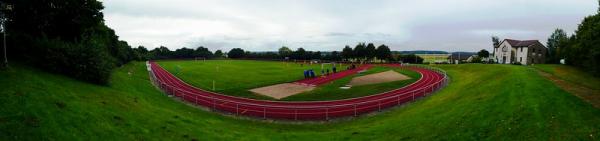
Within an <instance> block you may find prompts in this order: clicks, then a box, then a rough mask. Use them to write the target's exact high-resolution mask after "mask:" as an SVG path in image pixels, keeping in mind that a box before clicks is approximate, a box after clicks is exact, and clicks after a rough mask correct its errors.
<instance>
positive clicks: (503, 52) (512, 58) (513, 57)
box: [493, 39, 548, 65]
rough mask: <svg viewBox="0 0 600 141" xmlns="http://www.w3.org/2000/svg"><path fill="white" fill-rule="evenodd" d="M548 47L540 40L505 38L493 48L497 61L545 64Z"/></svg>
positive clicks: (502, 62) (501, 62)
mask: <svg viewBox="0 0 600 141" xmlns="http://www.w3.org/2000/svg"><path fill="white" fill-rule="evenodd" d="M547 50H548V48H546V46H544V45H543V44H542V43H540V41H538V40H513V39H504V40H502V42H500V45H498V46H495V47H494V49H493V55H494V59H495V60H496V63H500V64H512V63H521V64H523V65H529V64H543V63H544V62H545V57H546V52H547Z"/></svg>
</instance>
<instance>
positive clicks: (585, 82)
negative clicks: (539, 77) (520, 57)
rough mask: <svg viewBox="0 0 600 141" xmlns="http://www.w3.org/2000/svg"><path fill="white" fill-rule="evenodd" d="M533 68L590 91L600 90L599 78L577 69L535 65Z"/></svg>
mask: <svg viewBox="0 0 600 141" xmlns="http://www.w3.org/2000/svg"><path fill="white" fill-rule="evenodd" d="M533 67H535V68H537V69H539V70H542V71H544V72H547V73H550V74H552V75H554V76H556V77H559V78H560V79H563V80H566V81H569V82H571V83H575V84H578V85H582V86H585V87H587V88H590V89H595V90H600V78H599V77H595V76H593V75H591V74H590V73H588V72H585V71H582V70H579V69H577V68H575V67H572V66H567V65H558V64H535V65H534V66H533ZM574 74H577V75H574Z"/></svg>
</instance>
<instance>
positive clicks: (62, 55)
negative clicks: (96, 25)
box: [26, 38, 116, 84]
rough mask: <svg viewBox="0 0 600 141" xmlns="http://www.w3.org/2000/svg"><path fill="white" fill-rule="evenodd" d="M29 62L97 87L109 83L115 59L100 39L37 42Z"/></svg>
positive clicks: (40, 40)
mask: <svg viewBox="0 0 600 141" xmlns="http://www.w3.org/2000/svg"><path fill="white" fill-rule="evenodd" d="M31 47H32V48H28V49H30V50H31V52H28V54H26V57H27V58H28V60H29V61H30V62H32V63H34V64H37V65H38V66H40V67H42V68H45V69H46V70H49V71H52V72H57V73H61V74H65V75H68V76H72V77H74V78H77V79H80V80H84V81H89V82H93V83H97V84H106V83H107V82H108V79H109V77H110V73H111V71H112V69H113V68H114V67H115V65H116V64H115V62H116V61H115V59H114V58H113V57H111V56H110V55H109V54H108V53H107V52H106V51H104V50H103V49H105V46H104V44H102V43H101V42H97V41H96V40H86V41H85V42H83V43H70V42H66V41H61V40H56V39H45V38H42V39H36V40H35V41H34V42H33V44H31Z"/></svg>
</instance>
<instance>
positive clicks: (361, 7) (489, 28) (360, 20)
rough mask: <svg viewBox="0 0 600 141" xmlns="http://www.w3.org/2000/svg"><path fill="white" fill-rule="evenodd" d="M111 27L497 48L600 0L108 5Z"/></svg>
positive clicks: (336, 42)
mask: <svg viewBox="0 0 600 141" xmlns="http://www.w3.org/2000/svg"><path fill="white" fill-rule="evenodd" d="M102 1H103V3H104V6H105V7H106V8H105V10H104V16H105V20H106V24H107V25H108V26H109V27H111V28H113V29H115V31H116V33H117V35H119V36H120V39H121V40H125V41H127V42H129V44H130V45H131V46H138V45H143V46H146V47H147V48H149V49H153V48H156V47H159V46H161V45H163V46H166V47H169V48H170V49H172V50H174V49H177V48H181V47H188V48H196V47H198V46H204V47H208V48H209V49H211V51H215V50H217V49H222V50H224V51H228V50H229V49H231V48H242V49H245V50H250V51H275V50H277V49H278V48H279V47H281V46H283V45H285V46H288V47H290V48H293V49H296V48H298V47H303V48H305V49H307V50H321V51H332V50H341V49H342V48H343V47H344V46H345V45H350V46H352V47H354V45H356V44H357V43H358V42H373V43H375V44H377V45H379V44H386V45H388V46H390V47H391V48H392V50H443V51H477V50H480V49H488V50H490V49H491V45H490V44H491V39H490V36H491V35H497V36H499V37H500V38H502V39H504V38H513V39H538V40H540V41H541V42H542V43H544V44H545V42H546V39H547V37H548V36H549V35H550V34H551V32H552V31H553V29H555V28H562V29H565V30H566V31H567V32H568V33H572V32H574V30H575V29H576V28H577V24H579V23H580V22H581V20H582V19H583V18H584V17H585V16H588V15H592V14H594V13H596V12H597V10H598V1H597V0H452V1H442V0H302V1H300V0H297V1H296V0H212V1H203V0H102Z"/></svg>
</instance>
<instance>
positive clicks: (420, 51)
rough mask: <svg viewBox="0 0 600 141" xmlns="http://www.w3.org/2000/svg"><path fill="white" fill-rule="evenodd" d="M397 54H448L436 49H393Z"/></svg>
mask: <svg viewBox="0 0 600 141" xmlns="http://www.w3.org/2000/svg"><path fill="white" fill-rule="evenodd" d="M392 53H395V54H398V53H399V54H448V52H446V51H436V50H413V51H393V52H392Z"/></svg>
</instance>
